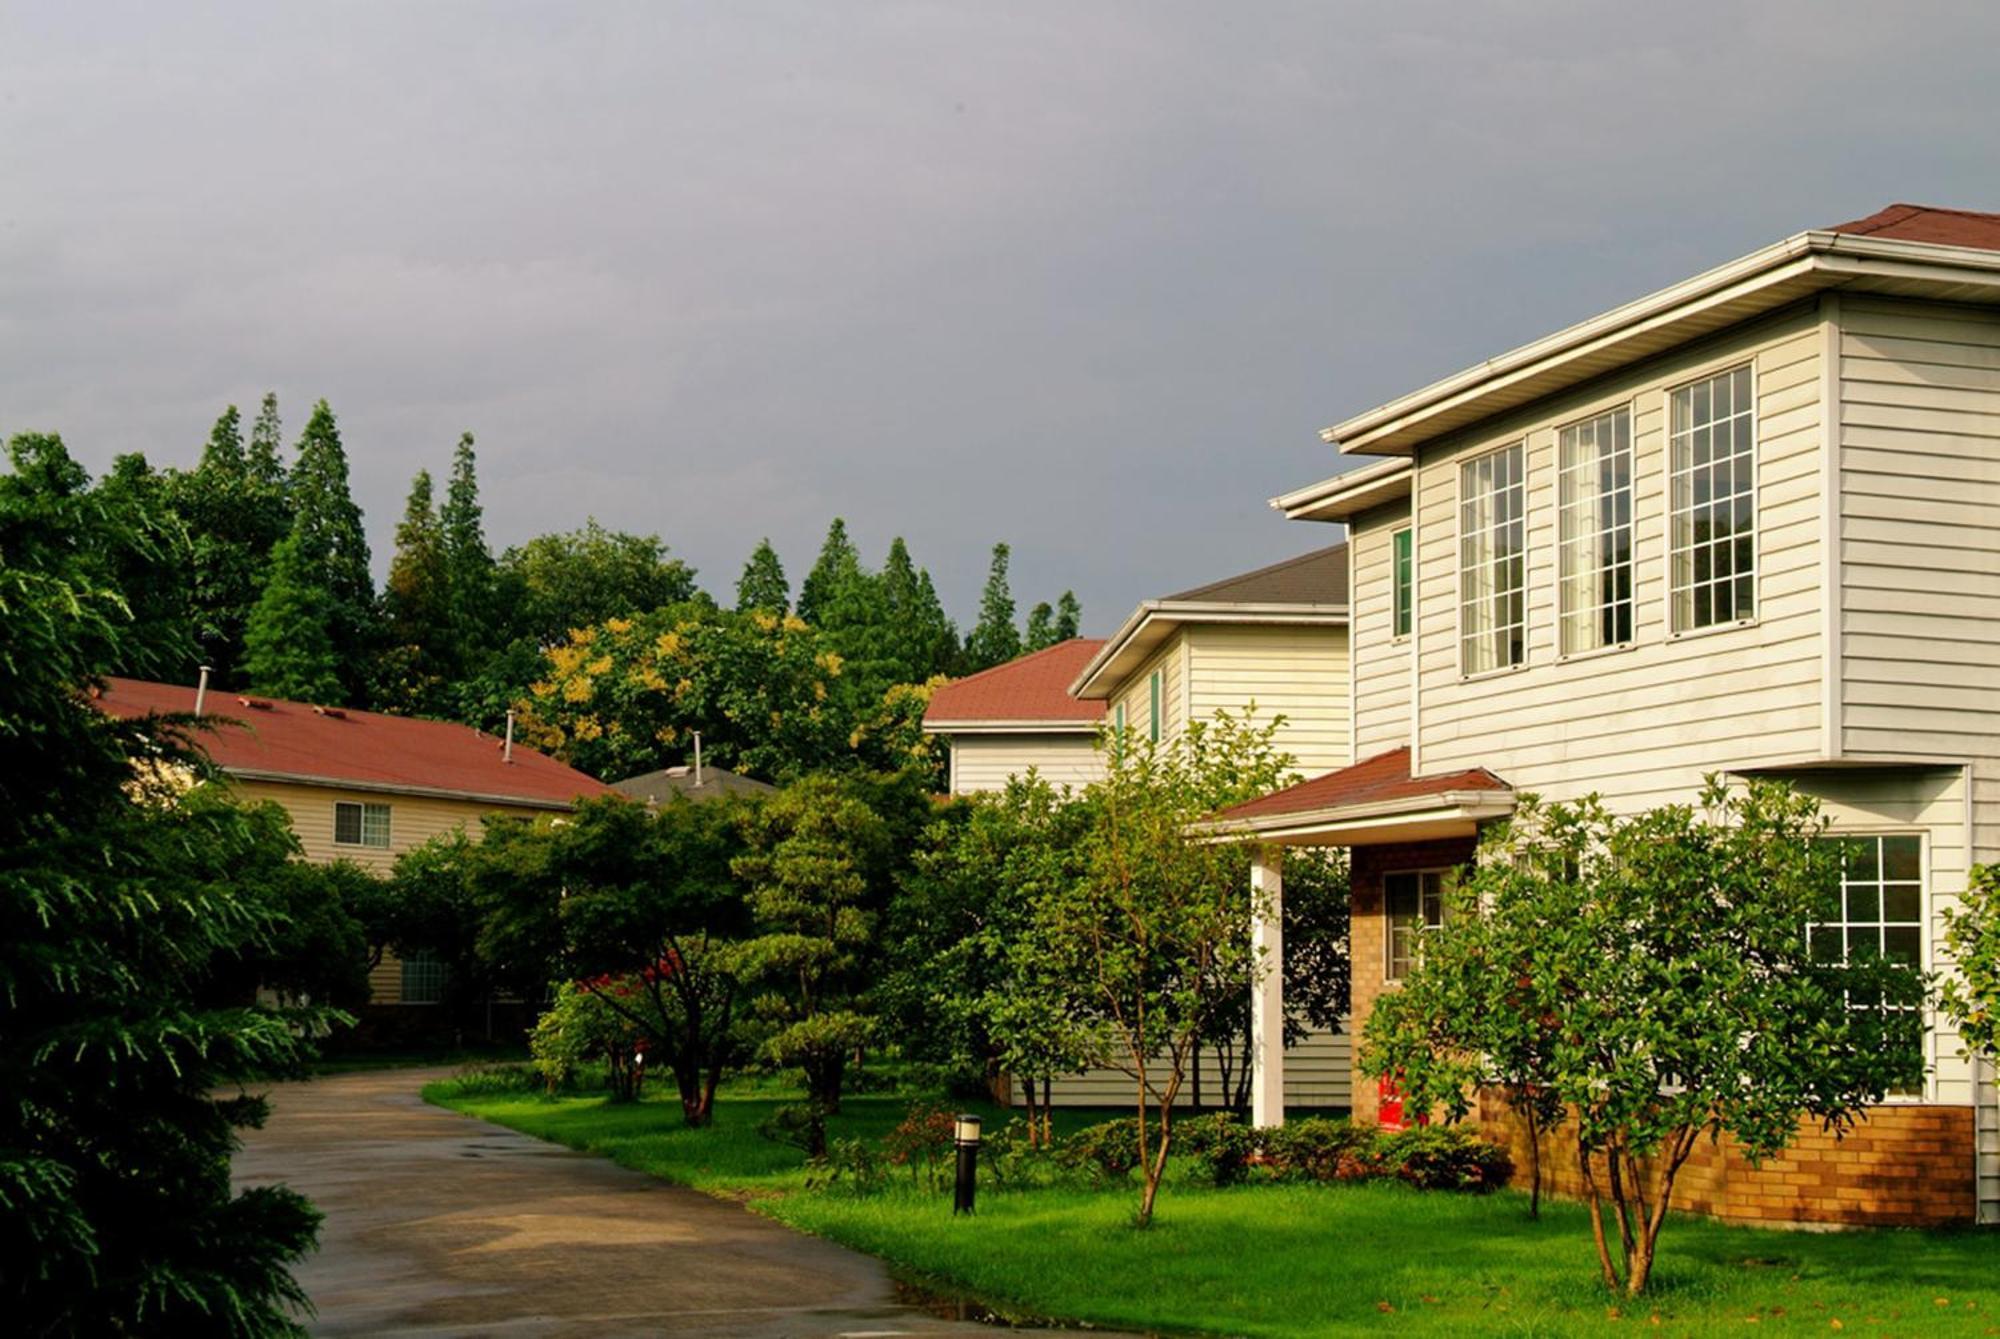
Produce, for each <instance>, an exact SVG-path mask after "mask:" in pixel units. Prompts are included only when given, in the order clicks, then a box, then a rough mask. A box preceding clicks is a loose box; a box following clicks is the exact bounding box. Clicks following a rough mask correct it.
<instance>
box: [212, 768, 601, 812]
mask: <svg viewBox="0 0 2000 1339" xmlns="http://www.w3.org/2000/svg"><path fill="white" fill-rule="evenodd" d="M222 770H223V772H224V774H225V775H228V776H231V777H234V778H236V779H237V780H238V781H276V782H282V783H284V784H286V785H292V786H324V787H326V788H327V789H329V790H364V791H368V792H369V793H371V794H381V795H418V796H422V797H424V798H426V799H439V800H465V801H468V802H470V803H473V804H498V805H504V806H507V807H509V808H514V809H551V810H562V809H573V808H575V807H576V799H568V800H552V799H547V798H545V797H541V796H534V797H530V796H526V795H499V794H493V793H489V792H485V791H474V790H445V789H442V788H441V787H438V786H412V785H405V784H404V783H402V782H398V781H357V780H355V779H353V778H351V777H344V776H314V775H311V774H310V773H306V772H274V771H271V770H269V769H266V768H262V767H224V768H223V769H222ZM577 798H582V797H580V796H579V797H577Z"/></svg>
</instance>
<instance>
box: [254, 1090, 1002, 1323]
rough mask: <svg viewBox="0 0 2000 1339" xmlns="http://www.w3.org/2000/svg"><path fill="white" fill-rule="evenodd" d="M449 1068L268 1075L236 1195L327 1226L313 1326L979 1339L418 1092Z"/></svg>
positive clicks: (834, 1266) (790, 1239)
mask: <svg viewBox="0 0 2000 1339" xmlns="http://www.w3.org/2000/svg"><path fill="white" fill-rule="evenodd" d="M447 1072H448V1071H444V1070H429V1071H426V1070H415V1069H403V1070H384V1071H378V1072H374V1073H366V1074H349V1075H340V1076H336V1077H331V1078H324V1079H319V1080H316V1081H314V1082H311V1083H302V1084H281V1085H279V1086H277V1087H276V1088H274V1089H273V1090H272V1093H271V1098H272V1105H273V1114H272V1117H271V1120H270V1123H269V1124H268V1125H267V1126H266V1127H265V1128H264V1129H263V1130H258V1131H250V1132H248V1137H247V1139H246V1141H245V1147H244V1149H243V1151H242V1152H241V1153H240V1154H239V1155H238V1156H237V1158H236V1167H235V1171H236V1180H237V1182H238V1184H239V1185H243V1186H252V1185H266V1184H270V1183H273V1182H284V1183H285V1184H287V1185H290V1186H292V1187H293V1188H295V1189H297V1190H299V1191H300V1192H302V1193H303V1194H305V1195H307V1196H309V1197H311V1198H312V1200H313V1201H314V1202H315V1203H316V1204H318V1205H319V1207H320V1209H321V1211H322V1212H324V1213H325V1215H326V1222H325V1224H324V1226H323V1227H322V1228H321V1230H320V1249H319V1252H318V1253H317V1254H316V1255H314V1256H312V1257H310V1258H309V1259H307V1260H306V1261H305V1262H304V1264H303V1265H302V1266H301V1267H300V1269H299V1271H298V1277H299V1281H300V1283H301V1284H303V1285H304V1287H305V1289H306V1291H307V1293H308V1294H309V1295H310V1296H311V1297H312V1299H313V1303H314V1305H315V1306H316V1307H317V1308H318V1310H319V1315H318V1318H317V1320H316V1322H315V1323H314V1325H313V1331H314V1333H315V1334H322V1335H409V1336H414V1335H422V1336H427V1337H428V1339H440V1337H442V1336H473V1335H494V1336H510V1337H511V1336H523V1337H525V1336H534V1337H535V1339H543V1337H544V1336H569V1335H576V1336H583V1335H589V1336H592V1339H609V1337H610V1336H617V1335H657V1334H675V1335H716V1336H729V1337H730V1339H739V1337H740V1339H774V1337H776V1336H787V1337H789V1336H846V1337H847V1339H863V1337H864V1336H890V1335H905V1334H908V1335H986V1336H988V1339H992V1336H993V1335H994V1333H995V1332H994V1331H993V1330H992V1329H990V1328H988V1327H985V1326H982V1325H978V1324H974V1323H970V1322H966V1321H959V1320H947V1319H942V1318H939V1317H937V1316H933V1315H930V1314H926V1313H925V1312H924V1311H920V1310H918V1309H916V1308H915V1307H913V1306H910V1305H907V1304H905V1303H903V1302H900V1301H899V1300H898V1298H897V1291H896V1285H895V1283H894V1282H893V1281H892V1280H891V1279H890V1277H889V1275H888V1272H887V1271H886V1270H885V1269H884V1268H883V1266H882V1264H881V1263H880V1262H879V1261H876V1260H874V1259H872V1258H870V1257H868V1256H865V1255H861V1254H858V1253H856V1252H854V1251H850V1250H848V1249H846V1248H845V1247H841V1246H836V1245H833V1244H832V1243H830V1242H825V1241H821V1240H819V1239H817V1238H814V1237H808V1236H804V1235H802V1234H800V1233H797V1232H794V1231H792V1230H791V1229H789V1228H786V1227H783V1226H781V1225H779V1224H777V1223H774V1222H772V1221H770V1220H769V1219H766V1218H761V1217H759V1216H757V1215H756V1214H753V1213H751V1212H749V1211H748V1210H747V1209H743V1208H741V1207H739V1206H737V1205H734V1204H730V1203H727V1202H725V1201H722V1200H718V1199H713V1198H711V1197H709V1196H707V1195H703V1194H700V1193H698V1192H696V1191H692V1190H688V1189H686V1188H684V1187H680V1186H671V1185H667V1184H665V1183H663V1182H660V1181H656V1180H654V1179H652V1178H651V1177H648V1176H645V1175H642V1174H641V1173H638V1172H633V1171H628V1170H626V1169H625V1168H622V1167H618V1166H616V1165H614V1164H613V1163H611V1162H609V1161H607V1160H605V1159H602V1158H595V1157H591V1156H589V1155H586V1154H581V1153H573V1152H571V1151H569V1150H567V1149H562V1148H558V1147H556V1146H554V1145H551V1144H546V1143H543V1142H541V1141H540V1140H537V1139H530V1138H528V1137H527V1136H525V1135H520V1134H516V1133H514V1132H513V1131H511V1130H506V1129H502V1128H501V1127H500V1126H497V1125H489V1124H487V1123H486V1122H484V1121H478V1120H473V1119H471V1118H469V1117H466V1116H461V1115H458V1114H457V1113H455V1112H450V1111H445V1110H442V1109H440V1108H437V1107H432V1106H427V1105H425V1103H424V1102H423V1100H422V1099H421V1098H419V1097H418V1096H417V1092H418V1090H419V1089H420V1088H421V1087H422V1086H423V1085H424V1084H425V1083H426V1082H428V1081H430V1080H431V1079H434V1078H439V1077H443V1076H444V1075H445V1074H446V1073H447Z"/></svg>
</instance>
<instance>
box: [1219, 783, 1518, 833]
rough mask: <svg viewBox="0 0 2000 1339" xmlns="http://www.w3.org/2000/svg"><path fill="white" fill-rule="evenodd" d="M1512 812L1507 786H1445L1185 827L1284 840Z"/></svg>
mask: <svg viewBox="0 0 2000 1339" xmlns="http://www.w3.org/2000/svg"><path fill="white" fill-rule="evenodd" d="M1513 812H1514V793H1513V792H1512V791H1506V790H1446V791H1438V792H1437V793H1435V794H1431V795H1413V796H1405V797H1402V798H1398V799H1393V800H1376V801H1374V802H1373V803H1369V804H1342V805H1334V806H1332V807H1330V808H1326V809H1307V810H1302V811H1300V812H1297V813H1280V814H1265V815H1260V816H1255V817H1251V818H1220V819H1209V820H1207V821H1206V822H1202V823H1195V824H1192V825H1191V826H1190V828H1189V831H1191V832H1193V833H1195V834H1197V835H1200V836H1204V837H1209V838H1211V839H1213V840H1216V841H1227V840H1231V839H1243V838H1251V837H1254V838H1258V839H1261V840H1265V841H1282V840H1284V839H1285V838H1288V837H1289V838H1294V839H1296V838H1299V837H1308V836H1337V835H1341V834H1344V833H1351V832H1353V831H1355V830H1356V829H1369V828H1383V827H1392V826H1406V825H1413V824H1417V823H1437V822H1456V821H1463V822H1466V823H1483V822H1487V821H1489V820H1491V819H1495V818H1505V817H1506V816H1507V815H1509V814H1511V813H1513Z"/></svg>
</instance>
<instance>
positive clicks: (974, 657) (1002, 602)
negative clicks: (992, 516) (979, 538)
mask: <svg viewBox="0 0 2000 1339" xmlns="http://www.w3.org/2000/svg"><path fill="white" fill-rule="evenodd" d="M1007 557H1008V549H1007V546H1006V545H1005V544H995V545H994V546H993V563H992V566H991V567H990V568H989V569H988V571H987V573H986V589H985V591H984V593H982V594H981V595H980V597H979V622H977V623H976V624H974V625H973V628H972V631H971V632H969V633H967V634H966V638H965V668H966V670H967V672H968V673H969V672H972V671H975V670H983V669H991V668H992V667H993V666H995V665H1002V664H1005V663H1006V662H1007V661H1009V660H1012V659H1013V658H1014V657H1015V656H1018V655H1020V654H1021V634H1020V631H1019V630H1018V629H1017V628H1015V626H1014V597H1013V595H1012V594H1011V593H1009V591H1008V589H1007Z"/></svg>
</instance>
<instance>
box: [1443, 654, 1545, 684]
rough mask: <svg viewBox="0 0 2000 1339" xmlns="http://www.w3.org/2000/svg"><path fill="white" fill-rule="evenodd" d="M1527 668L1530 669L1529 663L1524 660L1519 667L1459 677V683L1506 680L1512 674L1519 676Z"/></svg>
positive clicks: (1502, 667) (1505, 667)
mask: <svg viewBox="0 0 2000 1339" xmlns="http://www.w3.org/2000/svg"><path fill="white" fill-rule="evenodd" d="M1526 668H1528V662H1527V661H1525V660H1524V661H1522V662H1521V663H1520V664H1518V665H1503V666H1501V667H1500V668H1499V669H1490V670H1481V671H1479V673H1477V674H1461V675H1459V676H1458V681H1459V682H1460V683H1484V682H1486V681H1487V680H1488V679H1504V678H1506V677H1507V676H1508V675H1510V674H1519V673H1520V672H1521V671H1522V670H1524V669H1526Z"/></svg>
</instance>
